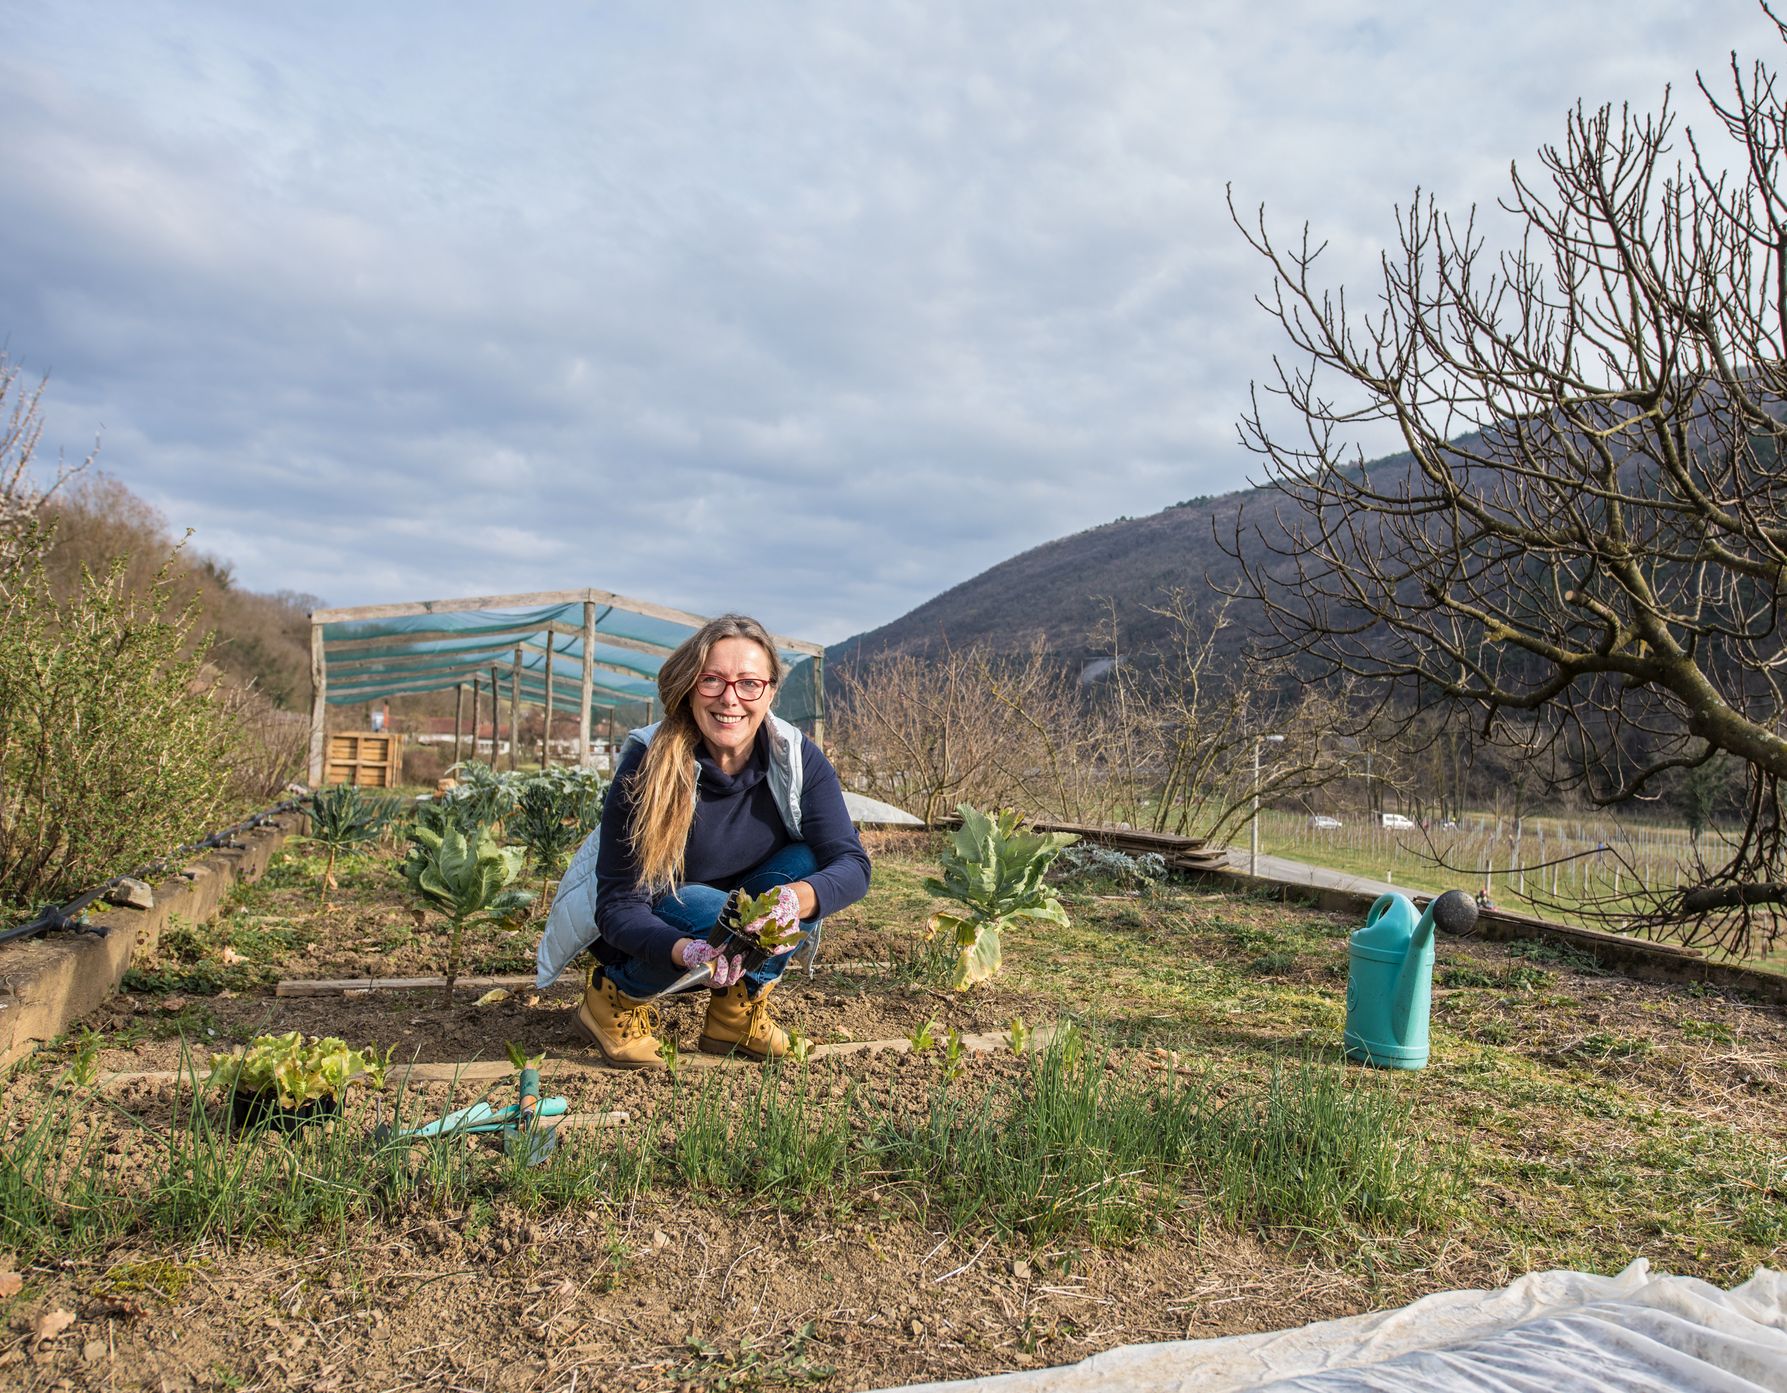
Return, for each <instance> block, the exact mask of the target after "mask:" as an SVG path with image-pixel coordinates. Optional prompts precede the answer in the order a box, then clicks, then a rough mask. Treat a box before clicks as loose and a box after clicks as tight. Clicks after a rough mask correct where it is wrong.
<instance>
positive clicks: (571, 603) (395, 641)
mask: <svg viewBox="0 0 1787 1393" xmlns="http://www.w3.org/2000/svg"><path fill="white" fill-rule="evenodd" d="M705 623H707V618H706V617H704V616H702V615H699V614H690V613H688V612H687V611H686V610H680V609H672V608H670V607H669V606H667V605H660V604H656V603H653V602H652V601H650V600H635V599H629V598H628V597H627V596H625V595H617V594H615V593H614V592H612V591H609V590H595V589H584V590H544V591H536V592H533V593H529V594H522V595H476V596H470V597H467V598H465V599H457V600H414V601H409V602H407V603H401V604H388V605H360V606H356V607H354V608H350V609H319V610H314V611H312V613H311V616H310V676H311V682H312V685H313V688H314V697H313V699H312V703H311V712H310V759H309V779H310V783H311V786H312V787H320V785H321V783H322V777H323V751H324V745H325V740H326V733H327V724H328V722H327V716H328V708H329V707H330V706H332V705H333V706H346V705H354V704H358V703H360V702H371V701H379V700H382V699H385V698H388V697H394V696H412V695H416V694H419V693H424V692H437V691H453V690H455V689H456V688H457V689H458V690H459V691H460V692H461V694H462V695H463V691H464V687H465V685H466V684H468V683H469V684H471V685H472V688H473V710H474V713H475V712H476V710H477V704H478V691H479V689H480V685H481V684H488V688H489V690H490V693H491V709H492V712H493V714H494V712H495V711H496V710H497V709H498V708H497V704H496V703H497V699H498V698H499V697H500V696H501V695H502V694H503V691H504V688H505V687H506V691H507V695H508V698H509V703H510V719H511V725H512V726H513V724H514V722H515V721H516V720H517V716H516V712H517V711H518V709H519V707H520V706H521V705H523V704H527V705H533V706H540V707H544V708H546V709H548V710H550V711H553V712H558V711H575V712H577V751H578V755H577V762H578V763H579V764H582V765H588V764H590V763H591V761H592V760H593V758H594V749H593V745H592V742H591V739H590V730H591V722H592V716H593V713H594V712H595V711H596V710H598V709H600V710H605V711H607V712H609V713H610V714H611V715H612V714H613V713H614V712H615V711H617V710H627V711H629V712H632V711H635V710H638V709H643V712H644V715H645V718H646V720H647V721H649V720H650V719H651V718H652V715H653V714H654V712H653V706H654V704H655V703H656V702H657V700H658V688H657V674H658V668H659V666H660V665H661V664H662V663H663V661H664V659H665V658H667V657H668V656H669V655H670V654H671V653H672V652H673V651H674V650H675V649H676V647H677V645H678V644H680V643H681V642H682V641H683V640H684V639H686V638H688V637H689V635H691V634H692V633H694V632H695V631H696V630H697V629H699V628H700V627H701V626H702V625H703V624H705ZM771 638H773V639H774V640H775V644H776V647H777V649H778V650H779V651H780V653H781V656H782V661H783V662H784V663H785V664H787V667H788V673H787V675H786V677H785V678H784V679H783V681H782V684H781V686H780V687H779V688H777V691H776V699H775V707H774V710H775V712H776V714H777V715H779V716H781V717H782V718H783V719H785V720H788V721H792V722H793V723H794V724H796V725H798V726H800V727H801V728H802V729H803V730H805V731H806V732H807V734H809V735H811V736H812V737H813V739H814V740H816V741H820V742H821V743H823V741H824V726H825V649H824V647H823V646H822V645H820V644H817V643H811V642H808V641H807V640H804V639H797V638H788V637H786V636H784V635H782V634H772V635H771ZM457 722H458V718H457V716H455V725H457ZM474 725H475V715H474Z"/></svg>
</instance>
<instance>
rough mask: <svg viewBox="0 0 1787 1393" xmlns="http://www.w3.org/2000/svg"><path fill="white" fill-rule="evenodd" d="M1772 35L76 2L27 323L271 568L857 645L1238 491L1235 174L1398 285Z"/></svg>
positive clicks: (1587, 24) (873, 8) (1278, 220)
mask: <svg viewBox="0 0 1787 1393" xmlns="http://www.w3.org/2000/svg"><path fill="white" fill-rule="evenodd" d="M1771 43H1772V40H1771V39H1770V37H1769V28H1768V25H1767V23H1766V21H1765V20H1764V19H1763V18H1762V16H1761V15H1760V12H1759V11H1758V10H1757V9H1755V8H1754V7H1753V6H1751V5H1749V4H1748V3H1747V0H1716V3H1711V4H1707V5H1702V6H1697V7H1694V12H1693V13H1692V14H1686V13H1683V11H1682V7H1680V6H1678V5H1674V4H1665V3H1663V2H1662V0H1647V2H1646V3H1636V4H1628V3H1615V0H1594V2H1593V3H1583V4H1580V5H1575V6H1558V5H1554V4H1539V3H1536V0H1525V2H1523V3H1510V4H1507V5H1502V6H1496V7H1489V8H1484V7H1479V8H1478V9H1476V10H1469V9H1458V8H1456V7H1454V8H1452V9H1445V8H1442V7H1436V6H1431V5H1421V4H1415V3H1413V2H1412V0H1402V2H1401V3H1393V4H1391V5H1382V4H1379V5H1374V6H1370V7H1367V6H1363V5H1358V4H1342V3H1338V0H1302V3H1294V4H1289V5H1281V6H1260V5H1257V4H1242V3H1219V4H1214V5H1206V6H1196V7H1191V6H1185V5H1182V4H1176V3H1166V0H1160V3H1144V0H1136V3H1133V4H1126V5H1121V6H1108V5H1093V4H1090V3H1072V4H1069V3H1040V4H1039V3H1019V0H1005V3H999V4H990V5H980V6H972V7H967V6H960V5H954V4H948V3H945V0H906V3H891V4H890V3H879V4H868V3H866V2H865V3H860V4H835V5H832V4H828V5H824V6H817V5H811V4H799V3H792V2H791V0H790V2H789V3H777V2H776V0H764V3H761V4H756V5H751V6H738V5H735V4H731V3H726V2H725V0H707V3H696V4H690V5H684V6H675V7H666V6H661V5H657V4H652V3H648V0H633V2H632V3H617V4H610V5H604V6H602V7H595V8H592V7H586V6H579V5H572V4H569V3H563V4H557V5H545V6H537V7H532V6H530V7H528V8H527V9H525V10H523V11H520V12H517V13H515V14H512V15H503V14H498V13H496V12H492V11H490V10H489V9H488V8H487V7H479V8H475V9H474V8H473V7H470V6H439V5H421V4H414V3H410V4H392V5H386V6H379V7H370V8H368V7H346V6H339V7H331V6H307V7H302V8H300V9H296V10H289V11H286V12H273V11H267V10H265V9H264V7H241V6H235V5H222V4H214V5H198V4H187V3H182V4H174V3H171V0H166V2H165V3H160V4H151V3H132V4H128V5H126V4H122V3H109V4H102V3H96V2H94V0H89V2H88V3H70V4H67V5H58V6H53V7H52V6H43V7H38V8H37V9H36V10H33V11H29V12H25V13H21V14H18V15H15V16H13V17H12V20H11V22H10V24H9V39H8V44H7V47H6V50H5V52H4V54H0V82H4V83H5V85H6V87H7V90H8V93H9V98H10V100H9V133H8V139H7V141H6V142H4V143H3V144H0V187H3V188H5V189H6V191H7V204H8V217H7V218H6V219H5V220H3V221H0V305H4V306H5V310H4V313H5V314H6V316H7V318H6V320H5V321H4V322H3V323H0V335H4V336H5V337H6V338H7V339H8V340H9V341H10V344H11V346H12V349H13V351H14V352H15V354H22V355H23V356H24V357H25V358H26V359H27V360H28V362H29V363H30V364H32V365H36V366H41V367H49V368H53V369H54V372H55V377H54V380H53V383H52V387H51V391H50V393H49V397H48V401H49V405H50V410H51V420H50V432H51V434H52V435H53V436H55V437H57V438H58V439H60V440H62V441H64V442H66V443H67V444H68V446H69V450H70V453H74V452H75V451H76V450H78V449H81V448H82V447H83V446H84V444H85V441H86V438H87V437H88V436H90V434H91V432H92V431H93V430H94V429H95V428H96V427H97V426H98V425H99V424H100V423H101V422H103V423H104V425H105V427H106V432H107V446H106V454H105V458H106V460H107V463H108V465H109V466H110V467H111V468H113V469H114V470H115V471H116V472H118V473H119V474H120V476H121V477H123V478H124V479H125V480H126V482H128V483H130V484H131V485H132V486H133V487H136V488H138V489H139V491H141V492H143V493H144V494H145V495H147V496H148V497H149V498H150V499H151V500H152V501H154V502H156V503H157V504H158V505H159V506H161V507H162V508H163V509H164V510H165V511H166V512H167V513H168V515H169V516H170V518H171V519H173V520H174V521H175V522H176V523H180V524H187V523H191V524H193V525H196V526H197V527H198V528H199V529H200V536H199V541H200V544H201V545H202V546H204V547H206V548H207V549H209V550H212V551H214V552H217V553H220V554H223V555H227V556H229V557H230V558H231V559H233V560H234V561H235V562H236V565H237V573H238V574H239V575H240V576H241V578H242V579H243V580H244V582H246V583H248V584H251V585H255V586H260V587H264V588H290V589H299V590H311V591H314V592H316V593H318V594H321V595H323V596H324V597H325V598H326V599H327V600H328V601H329V602H330V603H331V604H338V605H340V604H353V603H361V602H372V601H379V600H390V599H403V598H416V597H420V596H431V595H444V594H449V593H455V592H459V591H465V592H468V593H469V592H471V591H478V590H483V591H501V590H525V589H533V588H543V587H548V586H575V585H581V584H599V585H603V586H606V587H608V588H611V589H615V590H619V591H622V592H624V593H634V594H639V595H649V596H653V597H656V598H659V599H662V600H664V601H666V602H668V603H673V604H678V605H682V606H685V607H687V608H691V609H696V610H717V609H719V608H721V607H740V606H742V607H744V608H747V609H759V610H761V611H762V612H763V614H764V617H765V618H766V619H768V618H772V617H773V621H774V624H775V627H777V628H780V629H782V630H784V631H789V632H796V633H804V634H809V635H811V636H814V637H818V638H823V639H836V638H841V637H843V636H845V635H847V634H848V633H850V632H853V631H855V630H858V629H863V628H868V627H872V626H874V625H877V624H880V623H883V622H885V621H887V620H888V619H891V618H893V617H894V616H895V615H896V614H898V613H900V612H903V611H904V610H905V609H908V608H910V607H911V606H913V605H915V604H917V603H920V602H922V601H923V600H925V599H927V598H929V597H930V596H931V595H932V594H934V593H936V592H937V591H938V590H940V589H943V588H945V587H946V586H948V585H951V584H954V583H955V582H957V581H960V580H962V579H965V578H967V577H968V576H970V575H973V574H974V573H976V572H978V571H980V570H982V569H984V568H985V567H986V566H988V565H991V564H993V563H995V562H997V561H999V560H1002V559H1004V558H1005V557H1007V556H1009V555H1011V554H1013V553H1014V552H1016V551H1019V550H1021V549H1023V548H1025V547H1027V546H1031V545H1034V544H1036V543H1039V542H1042V541H1045V540H1048V539H1049V538H1051V537H1054V536H1058V535H1061V534H1063V533H1066V532H1071V531H1075V530H1078V529H1080V528H1082V527H1085V526H1088V525H1092V524H1094V523H1097V522H1101V521H1104V520H1106V519H1108V518H1111V517H1114V516H1116V515H1118V514H1131V515H1134V514H1139V513H1144V512H1148V511H1151V510H1153V509H1155V508H1157V507H1160V506H1162V505H1164V504H1166V503H1169V502H1173V501H1176V500H1178V499H1182V498H1186V497H1190V496H1192V495H1195V494H1200V493H1212V492H1220V491H1224V490H1227V489H1229V488H1232V487H1236V486H1238V485H1240V484H1241V483H1242V482H1243V480H1244V477H1245V475H1246V473H1247V471H1248V469H1249V466H1250V463H1251V461H1250V460H1249V457H1248V456H1247V455H1246V454H1245V453H1244V452H1243V451H1242V450H1241V449H1240V447H1239V446H1238V445H1237V444H1236V442H1235V439H1234V429H1233V422H1234V420H1235V418H1236V416H1237V415H1238V414H1240V413H1241V411H1243V410H1244V409H1245V404H1246V391H1247V383H1248V381H1249V380H1250V379H1251V378H1255V377H1261V376H1264V375H1265V374H1266V373H1267V372H1268V371H1269V369H1270V359H1271V355H1272V353H1273V352H1274V351H1275V350H1276V349H1277V348H1278V347H1279V344H1278V343H1277V342H1276V340H1275V339H1274V337H1273V335H1272V333H1271V325H1270V323H1269V321H1267V319H1266V318H1265V316H1264V315H1263V314H1262V313H1261V312H1260V311H1259V310H1258V309H1257V308H1255V307H1254V306H1253V304H1252V297H1253V295H1254V294H1256V293H1258V292H1260V291H1261V290H1263V289H1264V288H1265V285H1266V283H1267V277H1266V276H1265V274H1264V270H1263V267H1262V264H1261V263H1260V262H1259V261H1258V259H1257V258H1255V257H1253V256H1252V254H1251V253H1249V252H1248V251H1247V250H1246V248H1245V247H1244V245H1243V244H1242V242H1241V239H1240V237H1239V235H1238V234H1237V233H1236V232H1235V230H1234V229H1233V228H1232V227H1231V226H1230V225H1229V222H1228V214H1227V210H1226V207H1225V204H1224V199H1223V191H1224V186H1225V185H1226V184H1229V183H1231V182H1232V183H1233V185H1234V187H1235V189H1236V193H1237V201H1238V203H1239V204H1240V205H1241V207H1242V208H1243V209H1251V208H1252V207H1253V206H1254V205H1256V204H1257V203H1260V202H1264V203H1265V204H1266V205H1267V208H1268V215H1269V217H1270V218H1271V220H1272V223H1273V225H1274V227H1275V228H1276V229H1278V230H1280V231H1283V232H1291V231H1294V230H1295V228H1296V227H1297V226H1298V225H1299V224H1300V223H1301V222H1302V221H1303V220H1304V219H1308V220H1309V221H1310V222H1311V224H1312V225H1313V226H1314V228H1315V229H1316V231H1317V233H1318V235H1319V236H1320V237H1323V238H1326V239H1328V240H1329V242H1330V251H1329V253H1328V262H1329V274H1330V275H1331V276H1333V277H1335V278H1337V279H1346V280H1348V281H1350V282H1353V283H1361V282H1362V281H1368V279H1369V273H1370V268H1371V266H1372V263H1373V260H1374V257H1375V255H1376V250H1377V248H1378V247H1379V246H1381V245H1382V244H1383V242H1384V240H1385V239H1386V238H1387V237H1388V236H1389V235H1391V233H1392V231H1393V224H1392V221H1391V210H1392V208H1393V206H1394V205H1396V204H1397V203H1399V202H1402V203H1406V202H1407V200H1408V198H1409V197H1410V195H1411V193H1412V191H1413V190H1414V189H1415V188H1416V187H1417V186H1420V187H1422V188H1426V189H1431V190H1433V191H1434V192H1435V193H1436V194H1437V195H1438V196H1439V197H1440V198H1441V199H1442V200H1443V201H1445V202H1447V203H1450V204H1453V205H1458V204H1462V203H1465V202H1468V201H1470V200H1472V199H1476V200H1479V201H1481V202H1483V203H1484V204H1486V205H1487V204H1490V203H1492V202H1493V200H1494V198H1495V197H1496V196H1497V195H1498V194H1499V193H1500V191H1501V188H1502V187H1503V185H1504V182H1505V177H1506V168H1507V164H1508V161H1509V160H1510V159H1519V160H1521V161H1522V162H1523V163H1528V164H1530V163H1531V157H1532V152H1533V150H1534V148H1535V147H1536V146H1537V145H1538V144H1539V143H1540V142H1542V141H1545V140H1548V139H1552V138H1555V137H1556V136H1557V135H1558V134H1559V133H1560V132H1561V119H1562V114H1563V111H1564V109H1565V108H1566V107H1567V106H1568V105H1569V104H1570V103H1571V102H1573V101H1574V100H1575V99H1576V98H1577V97H1582V98H1584V99H1586V100H1588V101H1590V102H1591V103H1593V102H1599V101H1603V100H1619V99H1624V98H1630V99H1632V100H1633V101H1635V102H1636V103H1637V104H1639V105H1640V106H1650V105H1654V104H1655V102H1656V100H1657V98H1658V96H1659V94H1660V92H1661V90H1662V87H1663V85H1664V84H1665V83H1666V82H1670V81H1673V82H1675V84H1676V86H1677V90H1678V92H1679V91H1683V90H1685V88H1686V80H1687V79H1688V77H1689V76H1690V74H1691V72H1692V70H1693V69H1694V68H1695V67H1696V66H1700V67H1705V68H1709V69H1716V68H1718V67H1719V66H1720V65H1721V64H1722V63H1723V61H1724V55H1725V52H1726V50H1727V49H1730V48H1732V47H1739V48H1742V49H1743V50H1744V51H1745V52H1746V53H1747V54H1757V55H1765V56H1769V57H1771V58H1772V57H1774V53H1773V50H1772V48H1771V47H1770V44H1771ZM1683 105H1684V108H1685V109H1688V110H1689V112H1690V114H1692V112H1693V104H1692V103H1689V102H1685V101H1684V103H1683ZM1381 444H1382V445H1383V446H1384V447H1387V445H1388V442H1387V441H1385V442H1381ZM731 556H747V557H761V558H762V559H761V561H760V562H759V563H758V564H753V565H738V564H733V565H722V564H716V558H722V557H731Z"/></svg>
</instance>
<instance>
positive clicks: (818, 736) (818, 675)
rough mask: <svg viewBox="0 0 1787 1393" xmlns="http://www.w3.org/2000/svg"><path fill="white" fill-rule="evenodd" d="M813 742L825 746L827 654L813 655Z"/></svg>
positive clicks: (821, 746) (821, 747)
mask: <svg viewBox="0 0 1787 1393" xmlns="http://www.w3.org/2000/svg"><path fill="white" fill-rule="evenodd" d="M813 743H814V744H815V745H817V746H818V747H819V748H820V749H821V750H823V749H824V748H825V655H824V654H823V653H815V654H814V655H813Z"/></svg>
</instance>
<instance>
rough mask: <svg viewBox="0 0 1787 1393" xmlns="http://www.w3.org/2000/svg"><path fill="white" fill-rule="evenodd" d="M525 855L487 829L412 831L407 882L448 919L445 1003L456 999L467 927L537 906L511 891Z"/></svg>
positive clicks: (525, 895)
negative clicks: (454, 988)
mask: <svg viewBox="0 0 1787 1393" xmlns="http://www.w3.org/2000/svg"><path fill="white" fill-rule="evenodd" d="M525 855H526V853H525V852H524V851H523V849H522V848H521V847H518V846H502V845H500V844H499V843H498V842H497V840H496V837H495V836H494V835H493V834H492V832H491V830H490V829H489V828H488V827H483V826H478V827H474V828H472V829H471V831H470V832H469V833H467V832H465V831H462V830H461V829H460V828H458V827H455V826H452V825H448V826H446V827H443V828H439V829H437V828H434V827H428V826H424V825H422V824H421V823H418V824H417V825H416V826H415V827H414V828H412V829H411V831H410V843H409V852H408V854H407V855H406V856H405V857H404V861H403V865H402V868H401V869H402V872H403V878H404V879H405V880H406V881H408V882H409V886H410V889H411V890H412V891H414V892H415V894H416V896H417V897H418V898H419V899H420V900H421V901H422V902H423V904H424V905H426V906H428V907H431V908H433V909H436V910H439V911H440V912H441V913H442V914H443V915H444V916H445V917H446V920H447V934H448V938H447V986H446V992H445V994H444V995H443V996H442V998H441V1004H442V1005H449V1004H451V1002H452V1000H453V984H454V983H455V982H456V981H458V979H459V954H460V946H461V944H462V942H463V940H464V936H465V930H466V927H467V926H468V925H476V924H501V923H508V922H511V921H513V920H515V919H517V918H519V917H520V916H521V915H522V914H523V913H524V912H525V911H526V909H527V907H528V906H529V905H530V904H532V903H533V900H534V896H533V892H532V891H529V890H516V889H512V888H510V887H511V885H512V883H513V882H514V880H515V877H516V876H518V875H520V874H521V863H522V858H523V857H524V856H525Z"/></svg>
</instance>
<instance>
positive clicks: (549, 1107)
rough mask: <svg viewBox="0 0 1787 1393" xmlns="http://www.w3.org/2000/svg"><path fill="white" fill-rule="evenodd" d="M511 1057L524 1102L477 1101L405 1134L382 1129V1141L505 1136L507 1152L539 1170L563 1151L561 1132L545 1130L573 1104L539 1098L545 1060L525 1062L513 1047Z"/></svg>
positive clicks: (380, 1130) (504, 1147)
mask: <svg viewBox="0 0 1787 1393" xmlns="http://www.w3.org/2000/svg"><path fill="white" fill-rule="evenodd" d="M509 1058H510V1059H511V1060H512V1061H514V1062H515V1063H516V1064H517V1065H518V1067H519V1068H520V1070H521V1098H520V1101H519V1102H514V1103H510V1104H509V1105H508V1106H507V1107H504V1108H497V1107H492V1106H491V1104H490V1102H489V1100H488V1099H486V1100H484V1101H482V1102H477V1103H473V1104H472V1105H471V1106H470V1107H466V1108H460V1109H458V1110H457V1111H455V1112H450V1113H448V1114H447V1115H446V1116H445V1117H438V1118H436V1119H435V1120H434V1121H433V1122H427V1123H424V1124H423V1125H422V1126H420V1127H411V1128H409V1129H408V1130H406V1131H402V1132H395V1131H393V1130H392V1129H391V1128H389V1127H385V1128H381V1129H378V1135H380V1138H381V1140H382V1139H384V1138H387V1137H389V1138H394V1139H396V1140H399V1141H442V1140H448V1139H451V1138H454V1137H466V1136H488V1137H491V1138H492V1139H496V1138H500V1139H501V1141H502V1146H503V1150H504V1151H506V1152H508V1153H509V1155H511V1156H522V1157H524V1158H525V1159H526V1161H527V1164H528V1165H530V1166H537V1165H539V1164H540V1163H541V1162H543V1161H544V1160H545V1159H546V1158H547V1157H548V1156H550V1155H551V1154H552V1153H553V1152H554V1151H556V1150H557V1149H558V1128H557V1127H556V1126H546V1125H543V1124H544V1120H545V1119H546V1118H549V1117H563V1116H564V1115H565V1113H566V1112H567V1111H568V1110H569V1105H568V1104H567V1103H566V1102H565V1100H564V1099H563V1098H542V1097H541V1096H540V1065H541V1063H542V1062H543V1061H544V1059H545V1056H544V1055H540V1056H537V1057H536V1058H533V1059H526V1058H525V1057H523V1056H522V1055H521V1052H520V1050H519V1049H518V1048H517V1047H516V1046H514V1045H511V1046H509Z"/></svg>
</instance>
